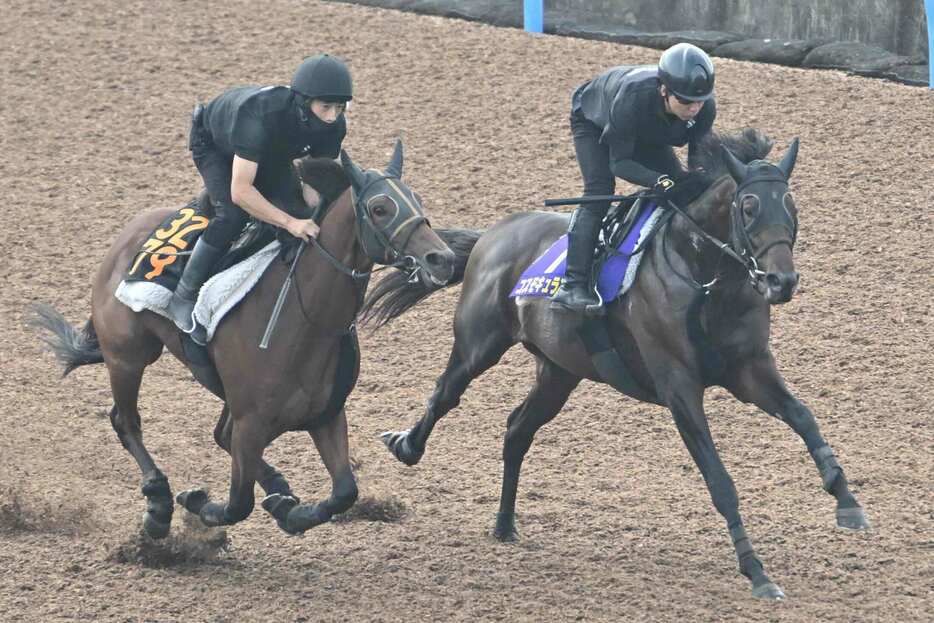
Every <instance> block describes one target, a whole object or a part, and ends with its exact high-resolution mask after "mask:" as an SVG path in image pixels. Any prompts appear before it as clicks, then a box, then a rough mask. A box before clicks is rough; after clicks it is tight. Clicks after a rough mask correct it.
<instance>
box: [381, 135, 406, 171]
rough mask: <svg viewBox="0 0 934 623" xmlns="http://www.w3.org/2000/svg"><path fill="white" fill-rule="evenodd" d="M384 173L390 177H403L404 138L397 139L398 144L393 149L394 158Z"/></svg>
mask: <svg viewBox="0 0 934 623" xmlns="http://www.w3.org/2000/svg"><path fill="white" fill-rule="evenodd" d="M384 173H385V174H386V175H387V176H389V177H395V178H397V179H400V180H401V179H402V139H401V138H397V139H396V146H395V147H394V148H393V150H392V160H390V161H389V166H388V167H386V170H385V171H384Z"/></svg>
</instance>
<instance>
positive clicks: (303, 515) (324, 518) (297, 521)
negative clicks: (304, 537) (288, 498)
mask: <svg viewBox="0 0 934 623" xmlns="http://www.w3.org/2000/svg"><path fill="white" fill-rule="evenodd" d="M330 520H331V513H330V512H329V511H328V510H327V509H326V508H325V507H324V506H323V505H322V504H304V505H301V506H297V507H295V508H293V509H292V510H290V511H289V514H288V518H287V519H286V520H283V522H282V523H280V524H279V525H280V527H281V528H282V529H283V530H285V531H286V532H288V533H289V534H292V535H299V534H303V533H304V532H305V531H306V530H310V529H311V528H314V527H315V526H320V525H321V524H324V523H327V522H329V521H330ZM283 524H284V525H283Z"/></svg>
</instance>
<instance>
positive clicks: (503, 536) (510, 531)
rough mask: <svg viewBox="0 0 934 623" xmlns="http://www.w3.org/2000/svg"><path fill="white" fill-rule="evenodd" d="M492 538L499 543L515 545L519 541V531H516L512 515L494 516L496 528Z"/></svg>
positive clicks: (498, 514) (500, 514) (499, 514)
mask: <svg viewBox="0 0 934 623" xmlns="http://www.w3.org/2000/svg"><path fill="white" fill-rule="evenodd" d="M493 536H494V537H495V538H496V540H497V541H499V542H500V543H515V542H516V541H518V540H519V531H518V530H516V522H515V518H514V516H513V515H512V514H509V515H504V514H502V513H497V514H496V527H495V528H493Z"/></svg>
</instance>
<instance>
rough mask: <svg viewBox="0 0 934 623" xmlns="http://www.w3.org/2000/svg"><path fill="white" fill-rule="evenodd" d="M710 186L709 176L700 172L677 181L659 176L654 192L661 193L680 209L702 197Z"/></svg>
mask: <svg viewBox="0 0 934 623" xmlns="http://www.w3.org/2000/svg"><path fill="white" fill-rule="evenodd" d="M708 186H710V180H709V178H708V177H707V175H705V174H704V173H703V172H700V171H690V172H688V173H685V174H684V175H682V176H680V177H679V178H678V179H677V180H673V179H672V178H670V177H669V176H667V175H662V176H659V178H658V180H657V181H656V182H655V186H654V187H653V188H652V190H653V191H655V192H657V193H660V194H661V195H662V196H663V197H664V198H665V199H667V200H669V201H671V202H672V203H673V204H675V205H676V206H678V207H679V208H683V207H686V206H687V205H688V204H690V203H691V202H692V201H694V200H695V199H697V198H698V197H700V196H701V195H702V194H703V193H704V191H705V190H707V187H708Z"/></svg>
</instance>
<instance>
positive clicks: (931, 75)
mask: <svg viewBox="0 0 934 623" xmlns="http://www.w3.org/2000/svg"><path fill="white" fill-rule="evenodd" d="M924 12H925V13H926V14H927V18H928V86H929V87H930V88H932V89H934V0H924Z"/></svg>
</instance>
